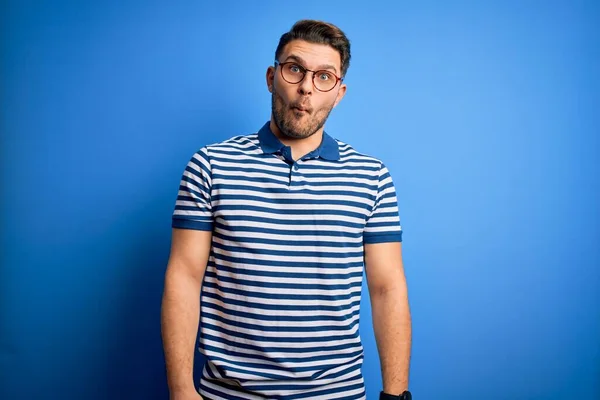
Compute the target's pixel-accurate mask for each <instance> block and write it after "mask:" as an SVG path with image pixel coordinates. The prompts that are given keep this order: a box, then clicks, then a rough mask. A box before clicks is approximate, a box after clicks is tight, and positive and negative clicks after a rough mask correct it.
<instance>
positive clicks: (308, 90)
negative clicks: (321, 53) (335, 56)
mask: <svg viewBox="0 0 600 400" xmlns="http://www.w3.org/2000/svg"><path fill="white" fill-rule="evenodd" d="M312 74H313V73H312V72H310V71H306V74H304V78H303V79H302V80H301V81H300V82H299V83H298V93H300V94H302V95H307V94H312V91H313V89H314V87H313V80H312V77H313V76H312Z"/></svg>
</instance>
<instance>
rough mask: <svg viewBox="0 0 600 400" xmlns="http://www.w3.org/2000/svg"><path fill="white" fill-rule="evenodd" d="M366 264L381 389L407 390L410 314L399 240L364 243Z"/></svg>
mask: <svg viewBox="0 0 600 400" xmlns="http://www.w3.org/2000/svg"><path fill="white" fill-rule="evenodd" d="M365 265H366V272H367V283H368V287H369V296H370V298H371V309H372V316H373V329H374V332H375V340H376V343H377V350H378V352H379V359H380V363H381V375H382V378H383V391H384V392H386V393H389V394H393V395H399V394H400V393H402V392H403V391H404V390H408V372H409V371H408V370H409V364H410V349H411V333H412V332H411V317H410V310H409V305H408V291H407V287H406V278H405V276H404V267H403V265H402V243H401V242H391V243H373V244H366V245H365Z"/></svg>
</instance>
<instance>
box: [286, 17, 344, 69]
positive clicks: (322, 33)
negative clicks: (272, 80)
mask: <svg viewBox="0 0 600 400" xmlns="http://www.w3.org/2000/svg"><path fill="white" fill-rule="evenodd" d="M292 40H305V41H307V42H310V43H318V44H326V45H329V46H331V47H333V48H334V49H336V50H337V51H338V53H340V59H341V61H342V77H344V76H346V71H348V67H349V66H350V41H349V40H348V38H347V37H346V35H345V34H344V32H342V30H341V29H340V28H338V27H337V26H335V25H333V24H330V23H328V22H323V21H316V20H311V19H303V20H301V21H298V22H296V23H295V24H294V26H292V29H290V31H289V32H286V33H284V34H283V35H281V38H280V39H279V44H278V45H277V50H275V59H276V60H279V56H280V55H281V52H282V51H283V48H284V47H285V46H286V45H287V44H288V43H289V42H291V41H292Z"/></svg>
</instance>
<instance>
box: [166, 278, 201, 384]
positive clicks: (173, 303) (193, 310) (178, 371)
mask: <svg viewBox="0 0 600 400" xmlns="http://www.w3.org/2000/svg"><path fill="white" fill-rule="evenodd" d="M200 286H201V284H200V282H198V280H197V279H195V278H194V277H192V276H190V275H186V274H182V273H180V272H176V271H171V270H170V269H167V273H166V276H165V289H164V293H163V299H162V313H161V330H162V337H163V347H164V353H165V362H166V367H167V381H168V384H169V389H170V391H171V392H172V393H173V392H178V391H188V390H191V389H194V380H193V367H194V348H195V345H196V343H195V342H196V336H197V334H198V321H199V315H200ZM194 390H195V389H194Z"/></svg>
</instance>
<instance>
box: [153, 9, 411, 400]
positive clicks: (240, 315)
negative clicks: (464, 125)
mask: <svg viewBox="0 0 600 400" xmlns="http://www.w3.org/2000/svg"><path fill="white" fill-rule="evenodd" d="M349 62H350V44H349V41H348V39H347V38H346V36H345V35H344V33H343V32H342V31H341V30H340V29H339V28H337V27H336V26H334V25H331V24H328V23H324V22H320V21H312V20H303V21H299V22H297V23H296V24H295V25H294V26H293V27H292V29H291V30H290V31H289V32H287V33H285V34H284V35H283V36H282V37H281V39H280V42H279V45H278V47H277V50H276V54H275V63H274V65H273V66H270V67H269V68H268V69H267V73H266V81H267V87H268V90H269V91H270V92H271V94H272V114H271V120H270V121H269V122H267V123H266V124H265V125H264V126H263V127H262V128H261V129H260V130H259V131H258V132H257V133H255V134H251V135H245V136H237V137H234V138H231V139H229V140H227V141H224V142H222V143H217V144H212V145H208V146H205V147H203V148H202V149H200V150H199V151H198V152H197V153H196V154H194V156H193V157H192V159H191V160H190V162H189V163H188V166H187V168H186V170H185V172H184V173H183V177H182V180H181V185H180V189H179V195H178V197H177V202H176V206H175V211H174V214H173V239H172V248H171V256H170V259H169V263H168V266H167V271H166V277H165V291H164V297H163V305H162V333H163V342H164V349H165V358H166V365H167V378H168V383H169V388H170V391H171V399H173V400H184V399H196V400H198V399H200V398H204V399H213V400H217V399H219V400H233V399H347V400H349V399H365V388H364V382H363V376H362V373H361V366H362V361H363V348H362V345H361V341H360V337H359V331H358V327H359V307H360V297H361V282H362V276H363V265H364V267H365V269H366V276H367V282H368V287H369V294H370V300H371V305H372V316H373V324H374V331H375V336H376V341H377V347H378V351H379V356H380V359H381V369H382V376H383V392H382V393H381V398H385V399H388V398H389V399H409V398H410V393H409V392H408V391H407V386H408V369H409V359H410V347H411V318H410V312H409V306H408V296H407V288H406V281H405V276H404V271H403V265H402V256H401V240H402V231H401V227H400V219H399V216H398V208H397V200H396V193H395V189H394V186H393V183H392V179H391V177H390V174H389V172H388V170H387V169H386V167H385V166H384V165H383V163H382V162H381V161H379V160H377V159H375V158H373V157H369V156H366V155H363V154H360V153H358V152H357V151H355V150H354V149H353V148H352V147H351V146H349V145H348V144H345V143H343V142H341V141H338V140H336V139H333V138H332V137H331V136H329V135H328V134H327V133H325V132H324V125H325V121H326V120H327V117H328V116H329V113H330V112H331V110H332V109H333V107H335V106H336V105H337V104H338V103H339V102H340V101H341V100H342V98H343V97H344V94H345V93H346V85H345V84H344V83H343V80H342V79H343V77H344V75H345V74H346V71H347V69H348V66H349ZM200 298H201V302H200V301H199V299H200ZM199 303H201V306H200V305H199ZM199 318H200V319H201V328H200V351H201V352H202V353H203V354H204V355H205V356H206V359H207V362H206V364H205V366H204V369H203V372H202V378H201V382H200V386H199V391H200V394H201V395H202V397H200V396H199V394H198V392H197V391H196V389H195V387H194V382H193V377H192V376H193V374H192V369H193V368H192V367H193V359H194V346H195V339H196V335H197V329H198V322H199Z"/></svg>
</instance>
